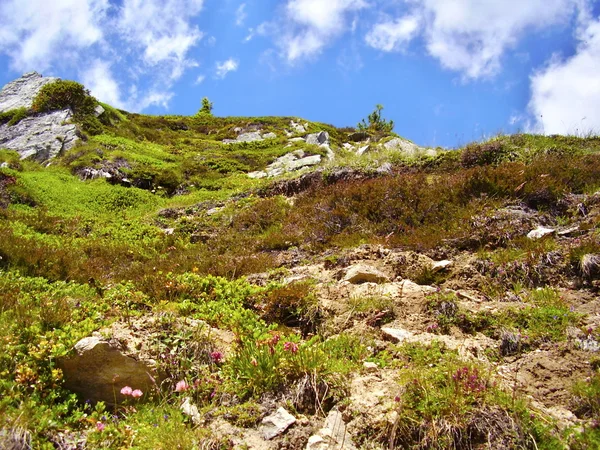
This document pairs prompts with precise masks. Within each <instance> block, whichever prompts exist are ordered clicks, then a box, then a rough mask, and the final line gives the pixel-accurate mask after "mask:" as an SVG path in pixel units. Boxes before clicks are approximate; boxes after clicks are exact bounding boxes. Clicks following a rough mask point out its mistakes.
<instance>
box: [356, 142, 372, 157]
mask: <svg viewBox="0 0 600 450" xmlns="http://www.w3.org/2000/svg"><path fill="white" fill-rule="evenodd" d="M367 150H369V145H368V144H367V145H363V146H362V147H359V148H358V150H356V155H357V156H362V155H363V154H364V153H365V152H366V151H367Z"/></svg>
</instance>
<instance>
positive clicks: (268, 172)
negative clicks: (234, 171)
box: [248, 150, 321, 178]
mask: <svg viewBox="0 0 600 450" xmlns="http://www.w3.org/2000/svg"><path fill="white" fill-rule="evenodd" d="M320 162H321V155H312V156H306V154H305V153H304V151H303V150H296V151H294V152H291V153H288V154H287V155H283V156H281V157H279V158H277V159H276V160H275V161H273V162H272V163H271V164H269V165H268V166H267V167H266V169H265V170H261V171H257V172H250V173H249V174H248V176H249V177H250V178H267V177H269V178H270V177H276V176H279V175H283V174H284V173H287V172H293V171H295V170H299V169H302V168H304V167H309V166H316V165H317V164H319V163H320Z"/></svg>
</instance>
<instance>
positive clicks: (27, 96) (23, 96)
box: [0, 72, 59, 112]
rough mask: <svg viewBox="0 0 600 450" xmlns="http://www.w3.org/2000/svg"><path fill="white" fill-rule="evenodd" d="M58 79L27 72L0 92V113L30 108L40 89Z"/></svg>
mask: <svg viewBox="0 0 600 450" xmlns="http://www.w3.org/2000/svg"><path fill="white" fill-rule="evenodd" d="M57 80H59V78H53V77H43V76H41V75H40V74H39V73H37V72H29V73H26V74H25V75H23V76H22V77H21V78H17V79H16V80H14V81H11V82H10V83H8V84H7V85H6V86H4V87H3V88H2V90H0V112H5V111H10V110H11V109H17V108H31V104H32V103H33V99H34V98H35V97H36V95H37V94H38V92H39V91H40V89H41V88H42V87H44V86H45V85H47V84H48V83H53V82H54V81H57Z"/></svg>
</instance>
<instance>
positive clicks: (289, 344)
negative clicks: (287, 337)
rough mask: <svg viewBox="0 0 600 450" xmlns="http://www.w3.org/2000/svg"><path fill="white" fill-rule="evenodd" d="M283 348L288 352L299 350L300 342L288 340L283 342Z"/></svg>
mask: <svg viewBox="0 0 600 450" xmlns="http://www.w3.org/2000/svg"><path fill="white" fill-rule="evenodd" d="M283 349H284V350H285V351H287V352H291V353H296V352H297V351H298V344H296V343H295V342H286V343H285V344H283Z"/></svg>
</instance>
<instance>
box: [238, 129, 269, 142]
mask: <svg viewBox="0 0 600 450" xmlns="http://www.w3.org/2000/svg"><path fill="white" fill-rule="evenodd" d="M262 140H263V138H262V136H261V135H260V132H259V131H251V132H250V133H242V134H240V135H239V136H238V137H237V139H236V141H238V142H255V141H262Z"/></svg>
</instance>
